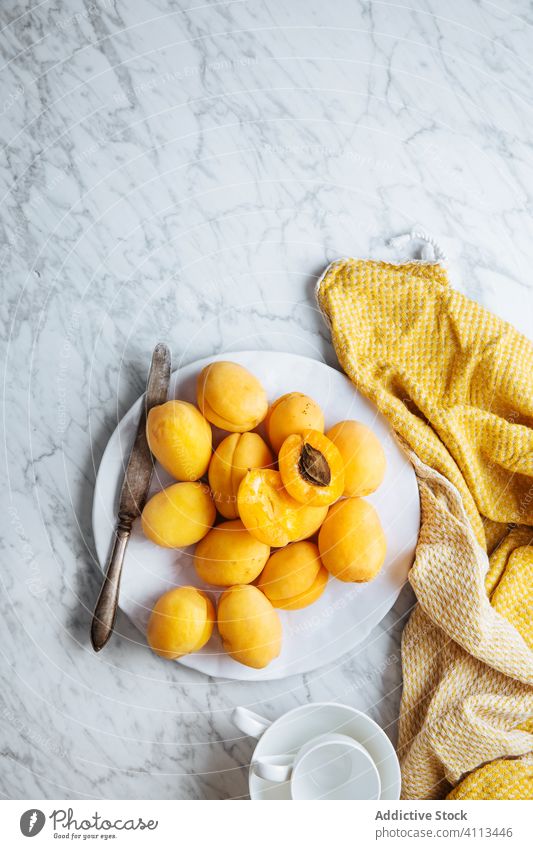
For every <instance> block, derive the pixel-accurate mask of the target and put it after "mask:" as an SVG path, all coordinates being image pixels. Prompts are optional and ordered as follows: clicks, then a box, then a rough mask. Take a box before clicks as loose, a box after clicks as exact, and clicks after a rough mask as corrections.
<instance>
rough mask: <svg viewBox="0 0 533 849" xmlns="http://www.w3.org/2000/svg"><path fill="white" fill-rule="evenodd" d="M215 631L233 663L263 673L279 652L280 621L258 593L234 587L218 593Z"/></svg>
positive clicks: (251, 588) (247, 588)
mask: <svg viewBox="0 0 533 849" xmlns="http://www.w3.org/2000/svg"><path fill="white" fill-rule="evenodd" d="M217 621H218V630H219V631H220V636H221V638H222V644H223V646H224V648H225V649H226V651H227V653H228V654H229V655H230V657H232V658H233V659H234V660H237V661H238V662H239V663H243V664H244V665H245V666H252V667H253V668H254V669H263V667H265V666H268V664H269V663H270V662H271V661H272V660H274V658H275V657H277V656H278V654H279V653H280V651H281V621H280V618H279V616H278V614H277V613H276V611H275V610H274V608H273V607H272V605H271V604H270V602H269V600H268V599H267V597H266V596H265V595H263V593H262V592H261V590H258V589H257V587H254V586H252V585H251V584H238V585H237V586H235V587H230V589H229V590H226V592H224V593H222V596H221V598H220V601H219V603H218V616H217Z"/></svg>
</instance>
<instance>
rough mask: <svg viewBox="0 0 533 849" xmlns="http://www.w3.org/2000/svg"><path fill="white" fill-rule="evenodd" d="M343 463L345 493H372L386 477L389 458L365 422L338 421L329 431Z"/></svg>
mask: <svg viewBox="0 0 533 849" xmlns="http://www.w3.org/2000/svg"><path fill="white" fill-rule="evenodd" d="M326 436H327V437H328V439H330V440H331V441H332V442H333V443H334V444H335V445H336V446H337V448H338V449H339V453H340V455H341V457H342V459H343V462H344V495H347V496H359V495H370V493H371V492H374V491H375V490H376V489H377V488H378V486H379V485H380V484H381V482H382V481H383V478H384V477H385V468H386V465H387V461H386V459H385V452H384V450H383V447H382V445H381V442H380V441H379V439H378V438H377V436H376V434H375V433H373V432H372V431H371V430H370V428H369V427H367V426H366V425H364V424H362V422H355V421H344V422H338V423H337V424H336V425H334V426H333V427H332V428H330V429H329V430H328V432H327V433H326Z"/></svg>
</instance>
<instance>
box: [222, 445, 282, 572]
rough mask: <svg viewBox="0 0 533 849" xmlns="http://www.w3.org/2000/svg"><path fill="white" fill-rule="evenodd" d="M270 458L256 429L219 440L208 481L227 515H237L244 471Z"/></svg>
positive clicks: (261, 465)
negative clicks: (238, 493)
mask: <svg viewBox="0 0 533 849" xmlns="http://www.w3.org/2000/svg"><path fill="white" fill-rule="evenodd" d="M273 462H274V458H273V456H272V452H271V451H270V448H269V447H268V445H267V444H266V442H265V441H264V439H261V437H260V436H259V434H258V433H232V434H230V435H229V436H227V437H226V438H225V439H223V440H222V442H221V443H220V445H219V446H218V448H217V449H216V451H215V452H214V454H213V456H212V458H211V462H210V464H209V485H210V487H211V492H212V495H213V499H214V502H215V504H216V506H217V509H218V511H219V512H220V513H222V515H223V516H225V518H226V519H236V518H237V516H238V515H239V513H238V509H237V492H238V491H239V486H240V483H241V481H242V479H243V477H244V476H245V474H246V472H248V471H250V469H264V468H267V467H268V466H271V465H272V464H273ZM236 583H241V582H240V581H236Z"/></svg>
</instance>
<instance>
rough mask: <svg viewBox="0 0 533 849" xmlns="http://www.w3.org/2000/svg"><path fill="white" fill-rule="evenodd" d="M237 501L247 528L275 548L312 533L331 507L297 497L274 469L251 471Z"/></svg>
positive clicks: (240, 514) (243, 482)
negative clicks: (305, 501) (312, 503)
mask: <svg viewBox="0 0 533 849" xmlns="http://www.w3.org/2000/svg"><path fill="white" fill-rule="evenodd" d="M237 503H238V508H239V516H240V517H241V519H242V522H243V524H244V526H245V528H246V529H247V530H248V531H250V533H251V534H252V535H253V536H254V537H256V539H258V540H261V542H264V543H265V544H266V545H271V546H273V547H274V548H281V547H282V546H284V545H287V543H289V542H295V541H296V540H298V539H302V538H303V537H304V536H311V534H313V533H314V532H315V531H316V530H317V528H318V527H319V525H320V523H321V522H322V520H323V518H324V516H325V514H326V512H327V508H324V507H311V506H309V505H307V504H300V502H299V501H296V500H295V499H294V498H293V497H292V496H291V495H289V493H288V492H287V490H286V489H285V488H284V486H283V482H282V480H281V475H280V473H279V472H276V471H274V469H252V471H250V472H247V474H246V475H245V477H244V478H243V480H242V482H241V485H240V487H239V492H238V495H237Z"/></svg>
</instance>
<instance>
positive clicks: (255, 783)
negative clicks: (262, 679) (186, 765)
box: [250, 702, 401, 799]
mask: <svg viewBox="0 0 533 849" xmlns="http://www.w3.org/2000/svg"><path fill="white" fill-rule="evenodd" d="M332 733H336V734H346V735H348V737H352V738H353V739H354V740H357V742H358V743H361V744H362V745H363V746H364V747H365V749H366V750H367V752H368V754H369V755H370V757H371V758H372V760H373V761H374V763H375V765H376V767H377V770H378V772H379V777H380V781H381V794H380V797H379V798H380V799H399V798H400V789H401V774H400V765H399V763H398V757H397V755H396V752H395V751H394V746H393V745H392V743H391V741H390V740H389V738H388V737H387V735H386V734H385V732H384V731H383V729H382V728H380V727H379V725H377V724H376V723H375V722H374V720H373V719H370V717H369V716H367V715H366V714H364V713H361V711H358V710H356V709H355V708H352V707H348V705H341V704H336V703H335V702H329V703H328V702H319V703H317V704H310V705H301V706H300V707H297V708H294V710H290V711H289V712H288V713H285V714H284V715H283V716H281V717H280V718H279V719H277V720H276V721H275V722H273V723H272V725H271V726H270V727H269V728H267V730H266V731H265V732H264V733H263V735H262V737H261V739H260V740H259V742H258V744H257V746H256V748H255V751H254V754H253V758H261V757H265V756H267V755H282V754H286V753H287V752H291V753H296V752H297V751H298V749H300V748H301V747H302V746H303V745H305V743H307V742H309V740H312V739H313V737H318V736H319V735H320V734H332ZM250 797H251V798H252V799H290V798H291V792H290V782H288V781H283V782H279V783H276V782H274V781H264V780H263V779H262V778H259V777H258V776H257V775H255V773H254V772H253V771H252V770H250Z"/></svg>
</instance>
